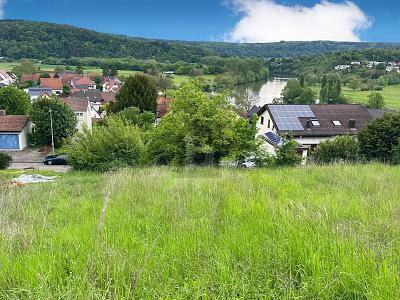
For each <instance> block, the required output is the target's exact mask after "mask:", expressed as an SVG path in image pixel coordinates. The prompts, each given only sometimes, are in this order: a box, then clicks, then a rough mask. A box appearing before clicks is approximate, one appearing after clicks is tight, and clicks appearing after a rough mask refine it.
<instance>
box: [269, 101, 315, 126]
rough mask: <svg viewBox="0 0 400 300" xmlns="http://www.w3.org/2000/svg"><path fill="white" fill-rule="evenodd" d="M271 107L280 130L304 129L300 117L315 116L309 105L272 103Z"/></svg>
mask: <svg viewBox="0 0 400 300" xmlns="http://www.w3.org/2000/svg"><path fill="white" fill-rule="evenodd" d="M269 109H270V111H271V114H272V117H273V118H274V120H275V124H276V126H277V127H278V130H285V131H297V130H299V131H300V130H304V127H303V125H301V123H300V120H299V118H315V115H314V113H313V112H312V110H311V108H310V106H308V105H270V106H269Z"/></svg>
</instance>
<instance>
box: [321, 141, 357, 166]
mask: <svg viewBox="0 0 400 300" xmlns="http://www.w3.org/2000/svg"><path fill="white" fill-rule="evenodd" d="M358 151H359V148H358V140H357V138H356V137H354V136H347V135H344V136H338V137H336V138H335V139H333V140H326V141H323V142H322V143H321V144H320V145H319V146H318V147H317V148H316V150H315V161H316V163H319V164H330V163H335V162H355V161H357V160H359V155H358Z"/></svg>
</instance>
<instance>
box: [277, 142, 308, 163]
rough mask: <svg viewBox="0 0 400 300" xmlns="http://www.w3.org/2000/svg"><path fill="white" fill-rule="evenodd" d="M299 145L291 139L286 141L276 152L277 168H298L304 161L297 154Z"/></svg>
mask: <svg viewBox="0 0 400 300" xmlns="http://www.w3.org/2000/svg"><path fill="white" fill-rule="evenodd" d="M297 147H298V144H297V143H296V142H295V141H294V140H291V139H285V140H284V141H283V143H282V146H280V147H279V148H278V149H277V150H276V157H275V163H276V165H277V166H296V165H299V164H300V163H301V161H302V158H301V156H300V155H299V154H298V153H297Z"/></svg>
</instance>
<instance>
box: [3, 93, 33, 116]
mask: <svg viewBox="0 0 400 300" xmlns="http://www.w3.org/2000/svg"><path fill="white" fill-rule="evenodd" d="M0 109H3V110H5V111H6V113H7V114H8V115H27V114H29V113H30V110H31V101H30V99H29V96H28V94H27V93H25V92H23V91H20V90H18V89H17V88H16V87H13V86H8V87H5V88H3V89H0Z"/></svg>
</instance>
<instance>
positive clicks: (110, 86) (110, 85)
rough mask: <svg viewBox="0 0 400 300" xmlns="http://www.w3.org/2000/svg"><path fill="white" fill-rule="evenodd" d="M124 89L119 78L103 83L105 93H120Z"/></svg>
mask: <svg viewBox="0 0 400 300" xmlns="http://www.w3.org/2000/svg"><path fill="white" fill-rule="evenodd" d="M121 87H122V83H121V81H120V80H119V79H118V78H114V79H108V80H107V81H106V82H104V83H103V92H112V93H118V92H119V90H120V89H121Z"/></svg>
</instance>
